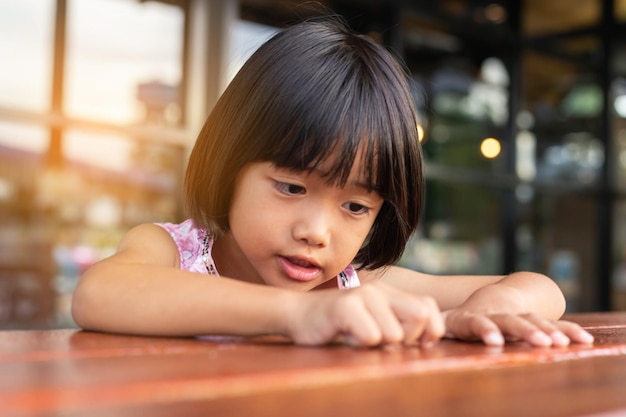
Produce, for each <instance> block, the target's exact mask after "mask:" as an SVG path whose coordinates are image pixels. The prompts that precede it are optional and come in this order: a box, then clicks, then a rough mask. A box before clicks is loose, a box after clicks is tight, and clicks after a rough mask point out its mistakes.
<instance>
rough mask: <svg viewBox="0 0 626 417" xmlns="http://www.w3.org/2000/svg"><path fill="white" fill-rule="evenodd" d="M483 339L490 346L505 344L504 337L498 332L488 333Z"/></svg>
mask: <svg viewBox="0 0 626 417" xmlns="http://www.w3.org/2000/svg"><path fill="white" fill-rule="evenodd" d="M483 340H484V342H485V344H487V345H489V346H502V345H503V344H504V337H502V335H501V334H500V333H497V332H491V333H488V334H487V335H486V336H485V337H484V339H483Z"/></svg>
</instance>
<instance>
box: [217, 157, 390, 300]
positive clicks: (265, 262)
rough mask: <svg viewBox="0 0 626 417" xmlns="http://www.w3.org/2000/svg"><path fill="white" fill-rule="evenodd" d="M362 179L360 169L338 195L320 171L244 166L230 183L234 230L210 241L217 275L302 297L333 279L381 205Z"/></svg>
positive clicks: (257, 164) (356, 168)
mask: <svg viewBox="0 0 626 417" xmlns="http://www.w3.org/2000/svg"><path fill="white" fill-rule="evenodd" d="M357 161H358V158H357ZM321 165H322V166H321V167H320V168H321V169H322V170H323V169H324V166H323V165H324V164H321ZM360 172H361V169H360V164H359V163H358V162H357V163H355V164H354V166H353V168H352V172H351V173H350V178H349V179H348V181H347V183H346V185H345V186H344V187H343V188H339V187H337V186H332V185H329V184H328V183H327V180H326V179H325V178H323V177H322V176H321V174H320V172H319V171H317V170H315V171H313V172H312V173H308V172H306V171H304V172H301V171H294V170H290V169H282V168H277V167H275V166H274V165H273V164H272V163H271V162H255V163H250V164H248V165H246V166H244V168H243V169H242V170H241V172H240V173H239V174H238V176H237V179H236V181H235V189H234V194H233V199H232V202H231V208H230V214H229V219H230V229H231V231H230V233H229V234H228V235H226V236H224V237H220V238H218V239H216V242H215V248H214V259H215V260H216V264H217V265H216V266H217V269H218V270H219V271H220V273H221V274H222V275H224V276H229V277H232V278H237V279H240V280H245V281H250V282H256V283H264V284H268V285H273V286H277V287H284V288H293V289H298V290H303V291H306V290H310V289H312V288H314V287H316V286H318V285H320V284H322V283H324V282H326V281H328V280H330V279H334V278H335V277H336V275H337V274H338V273H339V272H341V271H342V270H343V269H344V268H345V267H346V266H348V265H349V264H350V262H351V261H352V260H353V259H354V257H355V256H356V254H357V252H358V251H359V249H360V248H361V246H362V244H363V242H364V240H365V238H366V237H367V235H368V233H369V231H370V228H371V227H372V225H373V224H374V220H375V219H376V216H377V214H378V212H379V211H380V209H381V206H382V204H383V199H382V198H381V197H380V196H379V195H378V194H377V193H375V192H372V191H368V189H367V188H366V186H365V185H364V181H363V180H362V179H361V178H360V177H359V174H360Z"/></svg>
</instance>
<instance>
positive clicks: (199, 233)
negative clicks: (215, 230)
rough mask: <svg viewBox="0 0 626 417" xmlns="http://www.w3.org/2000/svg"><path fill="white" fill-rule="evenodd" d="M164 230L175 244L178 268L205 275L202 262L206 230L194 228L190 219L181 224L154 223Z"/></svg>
mask: <svg viewBox="0 0 626 417" xmlns="http://www.w3.org/2000/svg"><path fill="white" fill-rule="evenodd" d="M155 224H156V225H157V226H160V227H162V228H163V229H165V230H166V231H167V232H168V233H169V234H170V236H171V237H172V239H173V240H174V243H175V244H176V248H177V249H178V254H179V256H180V268H181V269H183V270H186V271H194V272H201V273H205V274H206V267H205V264H204V261H203V260H202V251H203V248H204V239H205V237H206V234H207V232H206V230H204V229H202V228H199V227H196V225H195V224H194V222H193V221H192V220H191V219H187V220H185V221H183V222H182V223H155Z"/></svg>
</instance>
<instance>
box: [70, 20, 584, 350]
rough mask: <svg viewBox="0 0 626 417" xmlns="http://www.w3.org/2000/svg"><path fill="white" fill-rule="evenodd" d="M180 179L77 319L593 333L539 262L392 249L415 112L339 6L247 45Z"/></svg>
mask: <svg viewBox="0 0 626 417" xmlns="http://www.w3.org/2000/svg"><path fill="white" fill-rule="evenodd" d="M185 192H186V200H187V203H188V208H189V211H190V217H191V219H190V220H187V221H184V222H183V223H181V224H147V225H141V226H138V227H136V228H134V229H132V230H131V231H129V232H128V234H127V235H126V236H125V237H124V238H123V240H122V242H121V244H120V246H119V248H118V251H117V253H116V254H115V255H113V256H111V257H110V258H108V259H105V260H103V261H101V262H99V263H97V264H96V265H94V266H93V267H92V268H90V269H89V270H88V271H87V272H86V273H85V275H84V276H83V277H82V278H81V280H80V282H79V284H78V286H77V288H76V292H75V294H74V300H73V315H74V319H75V321H76V323H77V324H78V325H79V326H81V327H82V328H84V329H89V330H98V331H107V332H119V333H132V334H143V335H173V336H189V335H203V334H231V335H260V334H282V335H285V336H287V337H289V338H290V339H291V340H293V342H294V343H298V344H306V345H321V344H327V343H331V342H336V341H342V342H344V343H349V344H352V345H357V346H376V345H382V344H400V343H403V344H422V345H428V344H432V343H434V342H436V341H438V340H439V339H440V338H442V337H443V336H444V335H445V336H447V337H451V338H458V339H463V340H481V341H483V342H484V343H486V344H489V345H501V344H503V343H504V341H505V340H523V341H526V342H528V343H530V344H532V345H536V346H552V345H554V346H563V345H567V344H568V343H570V341H574V342H581V343H590V342H592V340H593V339H592V337H591V335H589V334H588V333H586V332H585V331H584V330H583V329H581V328H580V327H579V326H578V325H576V324H573V323H570V322H565V321H556V319H558V318H559V317H560V316H561V314H562V313H563V311H564V306H565V302H564V298H563V295H562V293H561V292H560V291H559V289H558V287H557V286H556V285H555V284H554V282H553V281H552V280H550V279H548V278H547V277H545V276H543V275H539V274H535V273H529V272H521V273H515V274H511V275H508V276H432V275H426V274H422V273H419V272H415V271H411V270H407V269H402V268H399V267H396V266H392V264H393V263H394V262H395V261H397V260H398V258H399V257H400V255H401V254H402V251H403V250H404V246H405V244H406V242H407V240H408V238H409V237H410V235H411V234H412V233H413V232H414V231H415V229H416V227H417V225H418V221H419V217H420V212H421V211H422V194H423V176H422V160H421V151H420V145H419V141H418V137H417V124H416V113H415V109H414V107H413V102H412V98H411V94H410V91H409V88H408V84H407V77H406V73H405V71H404V70H403V69H402V67H401V66H400V65H399V64H398V63H397V61H395V60H394V58H393V57H392V56H391V55H390V54H389V53H388V52H387V51H386V50H385V49H384V48H383V47H381V46H379V45H378V44H376V43H375V42H373V41H372V40H370V39H369V38H367V37H365V36H362V35H358V34H354V33H351V32H350V31H349V30H348V29H347V28H346V27H344V26H342V24H340V23H338V22H335V21H325V22H319V21H318V22H305V23H301V24H299V25H295V26H292V27H291V28H289V29H286V30H284V31H282V32H280V33H279V34H277V35H276V36H275V37H274V38H272V39H271V40H269V41H268V42H267V43H266V44H265V45H263V46H262V47H261V48H260V49H259V50H258V51H257V52H256V53H255V54H254V55H253V56H252V57H251V58H250V59H249V61H248V62H247V63H246V64H245V65H244V67H243V68H242V69H241V71H240V72H239V74H238V75H237V76H236V77H235V79H234V80H233V81H232V83H231V84H230V85H229V87H228V88H227V89H226V91H225V92H224V94H223V96H222V97H221V98H220V100H219V101H218V103H217V104H216V106H215V108H214V110H213V111H212V112H211V114H210V116H209V118H208V120H207V121H206V124H205V125H204V127H203V129H202V131H201V132H200V134H199V136H198V139H197V142H196V144H195V147H194V149H193V151H192V153H191V157H190V161H189V166H188V170H187V175H186V179H185ZM337 287H338V288H337Z"/></svg>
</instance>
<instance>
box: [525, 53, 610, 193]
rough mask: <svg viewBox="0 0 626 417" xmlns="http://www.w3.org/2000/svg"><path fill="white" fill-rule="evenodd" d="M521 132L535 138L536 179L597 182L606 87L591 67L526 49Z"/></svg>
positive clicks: (572, 183) (602, 156)
mask: <svg viewBox="0 0 626 417" xmlns="http://www.w3.org/2000/svg"><path fill="white" fill-rule="evenodd" d="M523 74H524V79H523V84H524V86H525V89H524V92H523V104H522V107H523V108H524V109H526V110H527V112H524V113H523V114H522V115H520V116H521V118H520V117H518V126H519V128H520V130H521V131H522V134H524V135H526V137H530V138H532V141H533V147H534V149H535V154H536V176H535V177H531V178H524V179H529V180H533V179H536V180H538V181H541V182H543V183H552V184H565V183H567V184H568V185H569V186H593V185H595V184H596V183H597V182H598V181H599V179H600V173H601V169H602V166H603V164H604V160H605V151H604V146H603V144H602V142H601V140H600V137H599V135H600V121H601V118H600V117H601V112H602V100H603V93H602V90H601V88H600V84H599V82H598V80H597V76H596V74H595V73H594V71H593V70H591V69H588V68H584V67H581V66H579V65H577V64H574V63H572V62H571V61H567V60H563V59H556V58H553V57H550V56H547V55H543V54H539V53H535V52H530V51H529V52H526V53H525V54H524V71H523Z"/></svg>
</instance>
